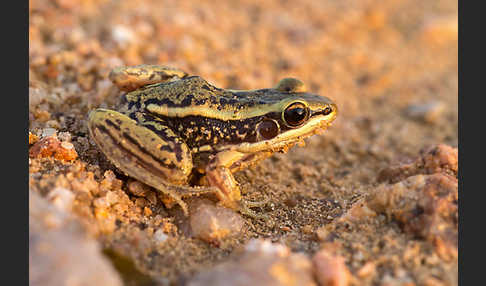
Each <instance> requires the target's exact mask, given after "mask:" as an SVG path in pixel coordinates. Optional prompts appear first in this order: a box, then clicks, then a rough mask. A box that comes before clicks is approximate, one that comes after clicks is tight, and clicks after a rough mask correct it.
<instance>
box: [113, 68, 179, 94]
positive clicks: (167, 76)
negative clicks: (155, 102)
mask: <svg viewBox="0 0 486 286" xmlns="http://www.w3.org/2000/svg"><path fill="white" fill-rule="evenodd" d="M186 76H187V73H186V72H184V71H182V70H180V69H176V68H172V67H167V66H158V65H138V66H129V67H118V68H115V69H113V70H112V71H111V72H110V74H109V75H108V78H109V79H110V80H111V81H112V82H113V83H114V84H115V85H116V86H118V88H120V89H121V90H124V91H133V90H136V89H138V88H140V87H142V86H145V85H149V84H154V83H163V82H169V81H172V80H177V79H181V78H184V77H186Z"/></svg>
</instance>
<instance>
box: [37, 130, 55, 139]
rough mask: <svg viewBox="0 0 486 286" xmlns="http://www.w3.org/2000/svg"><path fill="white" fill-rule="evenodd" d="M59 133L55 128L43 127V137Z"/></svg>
mask: <svg viewBox="0 0 486 286" xmlns="http://www.w3.org/2000/svg"><path fill="white" fill-rule="evenodd" d="M56 133H57V130H56V129H54V128H44V129H42V136H41V137H42V138H44V137H50V136H53V135H55V134H56Z"/></svg>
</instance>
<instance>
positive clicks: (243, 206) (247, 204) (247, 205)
mask: <svg viewBox="0 0 486 286" xmlns="http://www.w3.org/2000/svg"><path fill="white" fill-rule="evenodd" d="M270 199H271V198H270V196H265V198H264V199H262V200H259V201H249V200H244V199H242V200H241V201H240V209H239V212H240V213H241V214H242V215H246V216H249V217H251V218H254V219H263V220H265V221H267V220H268V219H269V216H268V215H265V214H259V213H256V212H255V211H254V210H252V209H251V208H258V207H260V208H261V207H264V206H266V205H268V203H269V202H270Z"/></svg>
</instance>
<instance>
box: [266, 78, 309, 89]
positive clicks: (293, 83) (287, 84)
mask: <svg viewBox="0 0 486 286" xmlns="http://www.w3.org/2000/svg"><path fill="white" fill-rule="evenodd" d="M274 88H275V89H276V90H278V91H281V92H305V91H306V87H305V84H304V83H303V82H302V81H300V80H298V79H296V78H292V77H288V78H284V79H282V80H280V81H279V82H278V83H277V85H276V86H275V87H274Z"/></svg>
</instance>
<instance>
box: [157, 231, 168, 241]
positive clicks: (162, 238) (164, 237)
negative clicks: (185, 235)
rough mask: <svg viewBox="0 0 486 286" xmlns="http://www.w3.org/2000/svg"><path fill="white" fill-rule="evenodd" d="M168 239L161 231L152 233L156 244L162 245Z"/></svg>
mask: <svg viewBox="0 0 486 286" xmlns="http://www.w3.org/2000/svg"><path fill="white" fill-rule="evenodd" d="M168 238H169V236H168V235H167V234H165V233H164V231H163V230H161V229H158V230H157V231H155V233H154V240H155V241H156V242H157V243H163V242H165V241H166V240H167V239H168Z"/></svg>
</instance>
